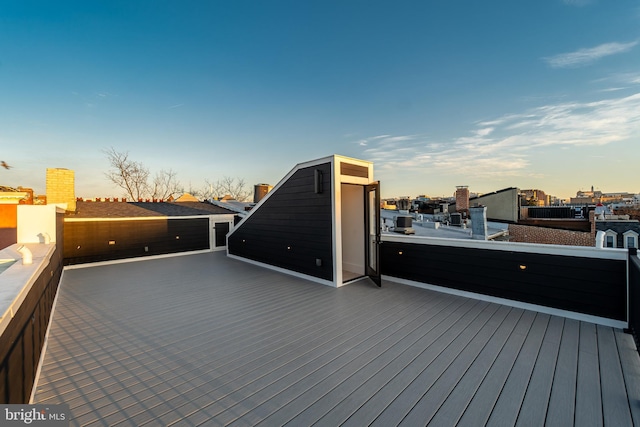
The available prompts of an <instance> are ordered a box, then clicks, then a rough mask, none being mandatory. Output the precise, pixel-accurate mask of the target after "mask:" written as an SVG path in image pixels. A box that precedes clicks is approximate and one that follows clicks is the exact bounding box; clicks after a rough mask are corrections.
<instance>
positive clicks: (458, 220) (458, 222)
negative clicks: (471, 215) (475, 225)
mask: <svg viewBox="0 0 640 427" xmlns="http://www.w3.org/2000/svg"><path fill="white" fill-rule="evenodd" d="M450 217H451V225H453V226H456V227H460V226H462V215H461V214H459V213H452V214H451V215H450Z"/></svg>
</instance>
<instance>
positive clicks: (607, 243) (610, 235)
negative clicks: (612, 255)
mask: <svg viewBox="0 0 640 427" xmlns="http://www.w3.org/2000/svg"><path fill="white" fill-rule="evenodd" d="M617 239H618V233H616V232H615V231H613V230H607V231H606V232H605V234H604V247H605V248H615V247H616V240H617Z"/></svg>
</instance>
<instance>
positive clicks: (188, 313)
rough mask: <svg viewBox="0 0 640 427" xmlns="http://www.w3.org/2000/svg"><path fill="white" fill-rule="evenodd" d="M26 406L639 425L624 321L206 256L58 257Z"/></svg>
mask: <svg viewBox="0 0 640 427" xmlns="http://www.w3.org/2000/svg"><path fill="white" fill-rule="evenodd" d="M34 403H45V404H55V403H67V404H69V405H70V409H71V413H72V417H73V419H72V420H71V425H96V426H100V425H109V426H111V425H125V426H147V425H149V426H170V425H176V426H198V425H266V426H272V425H273V426H279V425H285V424H288V425H291V426H301V425H313V424H317V425H323V426H336V425H348V426H363V425H379V426H393V425H407V426H416V425H427V424H428V425H434V426H449V425H451V426H454V425H459V426H478V425H491V426H499V425H500V426H501V425H504V426H512V425H544V424H546V425H558V426H567V425H571V424H573V425H576V426H588V425H608V426H626V425H633V424H634V423H635V424H638V425H640V358H639V357H638V353H637V351H636V348H635V344H634V343H633V339H632V337H631V336H630V335H627V334H625V333H623V332H622V331H621V330H617V329H612V328H610V327H603V326H596V325H594V324H590V323H584V322H579V321H575V320H568V319H565V318H561V317H555V316H549V315H546V314H540V313H536V312H533V311H527V310H522V309H517V308H511V307H507V306H504V305H499V304H493V303H488V302H483V301H477V300H472V299H468V298H463V297H458V296H453V295H447V294H441V293H438V292H434V291H429V290H424V289H418V288H413V287H409V286H404V285H400V284H396V283H392V282H389V281H385V282H384V283H383V287H382V288H377V287H376V286H375V285H373V284H372V283H371V282H369V281H368V280H363V281H359V282H356V283H352V284H350V285H348V286H345V287H342V288H339V289H335V288H331V287H328V286H324V285H319V284H316V283H312V282H308V281H305V280H303V279H298V278H295V277H292V276H288V275H284V274H281V273H278V272H274V271H271V270H267V269H263V268H261V267H257V266H253V265H250V264H246V263H242V262H240V261H237V260H233V259H229V258H227V257H226V256H225V255H224V254H223V253H220V252H217V253H208V254H198V255H189V256H180V257H174V258H166V259H156V260H147V261H140V262H132V263H124V264H115V265H108V266H99V267H91V268H86V269H78V270H66V271H65V272H64V275H63V280H62V284H61V287H60V293H59V296H58V300H57V305H56V307H55V313H54V318H53V322H52V326H51V330H50V335H49V340H48V348H47V351H46V355H45V359H44V363H43V366H42V370H41V374H40V376H39V379H38V383H37V390H36V393H35V398H34Z"/></svg>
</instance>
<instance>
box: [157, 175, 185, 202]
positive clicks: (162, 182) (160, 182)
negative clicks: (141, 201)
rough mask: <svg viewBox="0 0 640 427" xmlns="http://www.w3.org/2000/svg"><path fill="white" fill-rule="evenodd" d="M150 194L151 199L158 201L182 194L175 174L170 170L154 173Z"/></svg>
mask: <svg viewBox="0 0 640 427" xmlns="http://www.w3.org/2000/svg"><path fill="white" fill-rule="evenodd" d="M150 193H151V198H153V199H159V200H167V199H168V198H169V197H172V196H175V195H176V194H179V193H182V189H181V187H180V183H179V182H178V181H177V178H176V173H175V172H174V171H173V170H172V169H169V170H164V169H163V170H161V171H160V172H158V173H156V175H155V176H154V177H153V183H152V185H151V191H150Z"/></svg>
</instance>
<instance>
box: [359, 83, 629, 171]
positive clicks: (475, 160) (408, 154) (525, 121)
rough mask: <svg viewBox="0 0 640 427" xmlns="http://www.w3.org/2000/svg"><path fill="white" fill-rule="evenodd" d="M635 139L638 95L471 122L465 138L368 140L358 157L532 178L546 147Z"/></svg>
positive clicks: (386, 165)
mask: <svg viewBox="0 0 640 427" xmlns="http://www.w3.org/2000/svg"><path fill="white" fill-rule="evenodd" d="M610 95H611V94H610ZM488 124H490V126H488ZM634 138H640V92H639V93H635V94H632V95H630V96H624V97H622V96H621V97H618V98H608V99H601V100H597V101H591V102H560V103H550V104H547V105H543V106H541V107H537V108H532V109H528V110H526V111H523V112H521V113H512V114H505V115H503V116H502V117H497V118H495V119H492V120H485V121H482V122H478V123H475V125H474V128H472V129H470V130H469V131H468V132H467V133H466V134H463V135H459V136H457V137H454V138H451V139H448V140H432V139H430V138H428V137H426V136H420V135H399V136H392V135H387V136H385V137H384V138H378V139H376V140H373V138H367V140H368V144H367V145H366V147H363V153H362V157H363V158H366V159H368V160H371V161H373V162H375V164H376V167H377V168H380V169H382V170H397V169H398V168H401V169H415V170H420V171H425V170H429V171H431V172H436V173H441V174H458V173H460V171H461V166H463V167H464V174H465V175H466V176H468V177H469V178H505V177H524V176H531V174H532V169H535V166H533V167H532V165H535V164H536V162H539V161H540V159H542V158H543V156H544V155H541V154H540V153H544V152H546V150H548V149H550V148H554V147H555V148H559V149H563V148H567V149H572V150H580V149H581V148H583V147H589V146H591V147H594V146H605V145H608V144H612V143H615V142H618V141H627V140H632V139H634ZM572 153H576V154H577V151H573V152H572Z"/></svg>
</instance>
